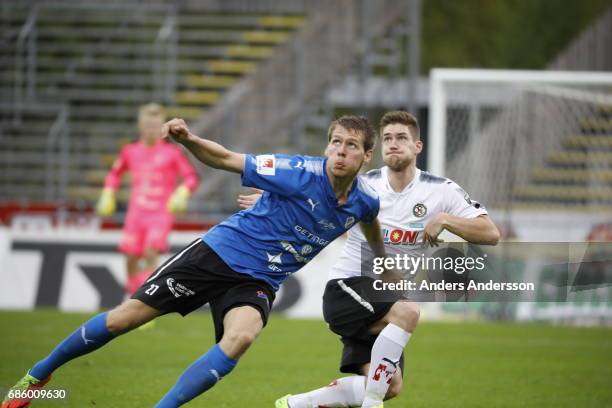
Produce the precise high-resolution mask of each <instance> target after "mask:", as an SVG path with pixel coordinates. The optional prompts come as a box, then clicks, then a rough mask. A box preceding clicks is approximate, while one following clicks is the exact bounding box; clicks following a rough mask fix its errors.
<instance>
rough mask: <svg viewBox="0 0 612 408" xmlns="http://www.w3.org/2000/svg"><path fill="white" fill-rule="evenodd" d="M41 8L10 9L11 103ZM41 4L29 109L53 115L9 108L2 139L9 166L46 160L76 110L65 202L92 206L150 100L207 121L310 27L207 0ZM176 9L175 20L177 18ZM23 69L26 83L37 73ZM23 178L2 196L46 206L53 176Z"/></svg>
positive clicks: (2, 90) (6, 77)
mask: <svg viewBox="0 0 612 408" xmlns="http://www.w3.org/2000/svg"><path fill="white" fill-rule="evenodd" d="M37 3H38V2H35V1H24V2H19V3H16V4H14V5H10V6H7V7H5V8H4V9H3V14H2V15H1V21H2V26H1V31H0V34H1V35H0V39H1V40H0V41H2V43H3V44H5V45H6V46H5V47H1V51H0V54H1V58H0V95H2V97H3V100H6V101H13V102H14V101H15V100H16V98H17V95H16V93H15V89H17V88H18V85H17V84H16V76H15V75H16V72H17V71H19V69H17V64H19V61H18V58H17V57H16V55H17V50H18V48H17V43H18V37H19V34H20V32H22V30H23V27H25V23H26V21H27V19H28V17H29V16H30V17H31V16H32V14H31V12H32V10H33V7H34V5H35V4H37ZM38 4H40V5H39V8H38V12H37V14H36V21H35V24H34V26H33V30H31V31H30V32H29V34H28V36H25V37H24V40H25V41H24V42H23V43H22V44H23V45H24V48H25V50H26V51H25V53H24V54H23V55H26V56H27V50H28V47H29V46H31V45H32V44H29V45H28V42H29V41H32V43H33V44H34V47H35V56H36V63H35V64H36V65H35V74H36V83H35V86H34V87H33V88H32V89H31V91H32V92H31V93H29V94H28V92H27V91H28V90H27V86H25V84H26V83H27V82H26V80H25V79H24V80H23V81H22V83H23V84H24V86H23V88H24V90H23V94H24V98H23V100H24V103H25V105H26V106H27V105H31V104H32V103H35V104H37V105H41V106H45V107H46V108H45V109H46V110H45V113H44V114H40V115H39V114H38V113H37V112H38V111H37V110H35V109H28V112H27V116H23V117H22V118H21V121H18V120H13V118H12V116H13V115H12V112H9V111H10V109H9V108H5V111H4V112H3V115H2V122H1V123H0V131H1V134H2V135H3V137H2V139H0V143H1V144H2V145H1V146H2V151H3V152H11V156H12V157H11V159H10V160H9V161H6V162H5V163H7V166H8V163H14V162H19V163H24V164H25V163H38V162H39V163H45V160H46V159H45V157H46V155H45V148H44V147H45V146H46V139H47V135H48V133H49V130H50V129H51V126H52V124H53V123H54V121H55V120H56V115H57V114H58V113H57V112H58V111H59V110H60V107H61V106H66V107H67V108H68V111H69V122H68V125H69V126H67V127H66V129H69V142H70V145H69V150H70V165H69V166H68V168H69V173H70V175H69V187H68V189H67V191H66V192H67V196H66V197H65V198H66V199H68V200H81V199H82V200H86V201H89V202H93V201H94V200H95V199H96V197H97V194H98V193H99V187H100V186H101V182H102V175H103V174H104V172H105V171H106V170H107V169H108V167H109V166H110V163H111V162H112V158H113V157H114V156H115V155H116V153H117V152H118V150H119V148H120V146H121V144H124V143H126V142H128V141H129V140H131V139H132V140H133V139H135V138H136V137H137V132H136V127H135V119H136V114H137V108H138V106H139V105H140V104H143V103H147V102H150V101H156V102H161V103H163V104H164V105H165V106H167V111H168V115H169V116H180V117H183V118H186V119H188V120H193V119H197V118H199V117H201V116H202V115H203V114H204V113H205V112H206V111H207V109H209V108H210V107H212V106H214V104H215V103H217V102H218V101H219V100H220V99H221V98H222V97H223V94H224V93H225V92H226V91H227V90H228V89H229V88H231V87H232V86H234V85H236V84H237V83H238V82H239V81H240V80H241V78H242V77H244V76H245V75H248V74H250V73H252V72H253V71H254V70H255V69H257V65H258V64H259V63H260V62H261V61H264V60H266V59H268V58H269V57H271V56H272V54H273V52H274V48H275V47H276V46H278V45H279V44H283V43H285V42H286V41H288V39H289V38H290V37H291V35H292V33H293V32H294V31H295V30H296V29H298V28H299V27H300V26H301V25H302V24H304V17H302V16H298V15H284V14H266V13H232V12H223V13H220V12H211V11H210V9H206V8H203V7H200V6H199V5H198V3H197V2H183V3H180V4H181V5H180V6H179V7H177V8H172V7H170V6H164V5H147V7H143V6H142V5H141V4H139V3H129V2H128V3H127V4H125V5H118V4H117V3H114V4H110V5H104V4H100V3H99V2H94V1H84V2H79V3H74V4H70V3H59V4H45V3H38ZM173 13H175V16H174V17H175V20H172V19H171V18H170V17H171V16H172V15H173ZM169 16H170V17H169ZM173 24H174V25H173ZM172 27H173V28H174V31H170V30H169V29H170V28H172ZM168 33H171V34H170V35H168ZM172 33H174V36H173V34H172ZM27 61H28V60H27V57H26V58H25V59H24V60H22V64H24V65H25V64H27ZM172 61H175V64H173V63H172ZM21 71H23V74H24V78H26V77H27V70H26V69H25V68H23V67H22V69H21ZM54 108H55V113H53V112H54V110H53V109H54ZM18 122H19V123H18ZM65 137H67V138H68V136H66V135H65ZM17 140H18V142H17ZM13 153H15V154H13ZM24 154H27V156H24ZM19 173H20V172H19V170H18V168H17V167H10V171H9V172H7V173H6V175H5V176H4V179H3V188H2V194H1V196H2V198H3V199H11V198H24V197H27V198H28V199H30V200H40V199H41V198H42V197H41V193H40V192H41V191H43V190H44V186H45V184H44V177H42V176H43V175H44V172H43V173H41V172H37V171H35V170H32V171H27V172H23V171H22V172H21V180H19V182H20V184H21V185H22V187H21V188H14V187H15V186H14V184H10V183H9V181H11V180H8V177H9V175H15V174H19ZM25 186H28V187H27V191H26V190H25V189H26V187H25ZM123 195H125V194H123ZM50 198H51V199H57V198H59V197H57V196H54V197H50Z"/></svg>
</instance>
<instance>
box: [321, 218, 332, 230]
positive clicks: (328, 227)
mask: <svg viewBox="0 0 612 408" xmlns="http://www.w3.org/2000/svg"><path fill="white" fill-rule="evenodd" d="M317 224H319V225H320V226H321V228H323V229H324V230H327V231H331V230H334V229H336V226H335V225H334V223H333V222H331V221H327V220H326V219H322V220H320V221H319V222H318V223H317Z"/></svg>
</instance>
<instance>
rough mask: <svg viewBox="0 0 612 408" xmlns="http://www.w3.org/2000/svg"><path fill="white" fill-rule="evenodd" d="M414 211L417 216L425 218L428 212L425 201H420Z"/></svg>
mask: <svg viewBox="0 0 612 408" xmlns="http://www.w3.org/2000/svg"><path fill="white" fill-rule="evenodd" d="M412 213H413V214H414V216H415V217H419V218H423V217H424V216H425V214H427V207H425V204H423V203H418V204H416V205H415V206H414V208H413V209H412Z"/></svg>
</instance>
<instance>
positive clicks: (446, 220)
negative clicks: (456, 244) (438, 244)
mask: <svg viewBox="0 0 612 408" xmlns="http://www.w3.org/2000/svg"><path fill="white" fill-rule="evenodd" d="M443 230H448V231H450V232H452V233H453V234H455V235H458V236H460V237H461V238H463V239H465V240H466V241H468V242H471V243H473V244H480V245H497V242H498V241H499V235H500V234H499V230H498V229H497V227H496V226H495V224H494V223H493V221H492V220H491V218H489V216H488V215H480V216H478V217H475V218H463V217H458V216H456V215H450V214H447V213H440V214H438V215H437V216H436V217H434V218H433V219H432V220H431V221H430V222H429V223H427V225H426V226H425V237H424V239H425V240H426V241H431V240H432V239H433V240H435V239H436V238H437V237H438V235H439V234H440V233H441V232H442V231H443Z"/></svg>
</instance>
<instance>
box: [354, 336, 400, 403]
mask: <svg viewBox="0 0 612 408" xmlns="http://www.w3.org/2000/svg"><path fill="white" fill-rule="evenodd" d="M409 339H410V333H408V332H407V331H405V330H404V329H402V328H401V327H399V326H396V325H394V324H388V325H387V326H386V327H385V328H384V329H383V330H382V331H381V332H380V334H379V335H378V337H377V338H376V341H375V342H374V346H373V347H372V359H371V360H370V370H369V372H368V381H367V383H366V395H365V398H364V401H363V404H362V405H361V406H362V407H363V408H365V407H377V406H380V405H382V402H383V399H384V398H385V394H386V393H387V390H388V389H389V384H391V379H392V378H393V374H395V371H396V370H397V367H398V366H399V360H400V357H401V356H402V352H403V351H404V347H405V346H406V343H408V340H409Z"/></svg>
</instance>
